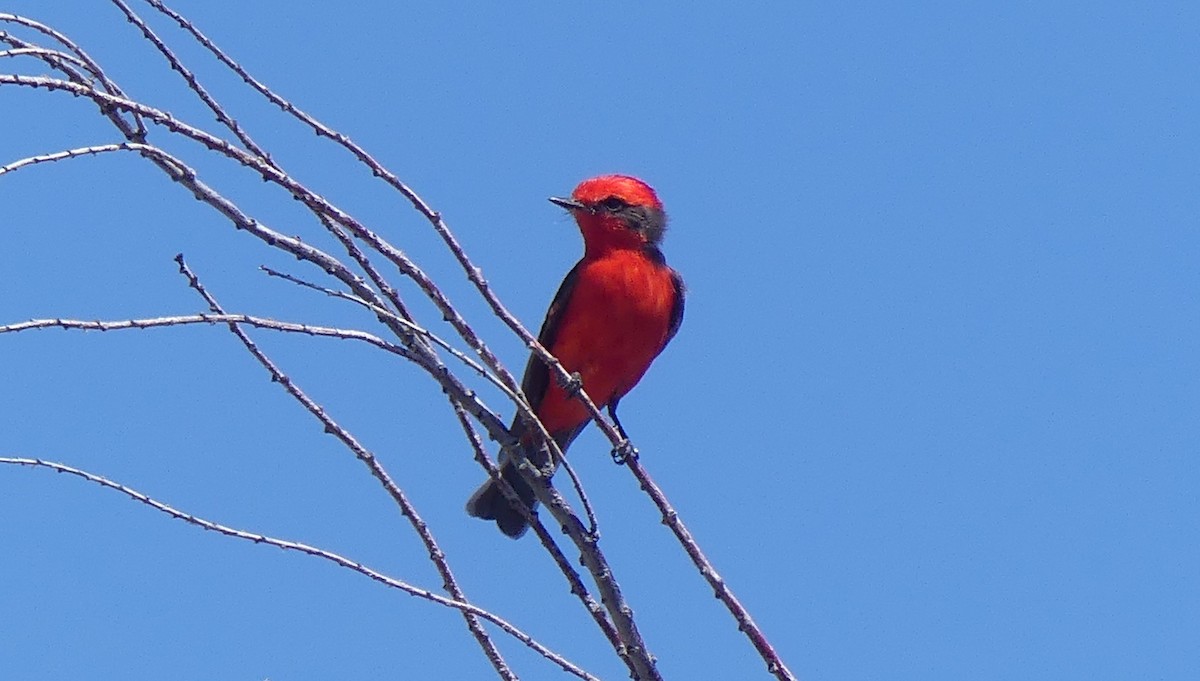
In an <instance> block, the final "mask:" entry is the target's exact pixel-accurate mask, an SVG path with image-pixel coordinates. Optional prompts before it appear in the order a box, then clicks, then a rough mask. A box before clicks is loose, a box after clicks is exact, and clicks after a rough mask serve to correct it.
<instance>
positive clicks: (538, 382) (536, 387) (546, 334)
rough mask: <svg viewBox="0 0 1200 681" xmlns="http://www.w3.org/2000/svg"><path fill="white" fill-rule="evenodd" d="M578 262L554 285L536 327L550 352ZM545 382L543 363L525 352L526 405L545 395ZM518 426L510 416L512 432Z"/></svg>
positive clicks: (523, 386)
mask: <svg viewBox="0 0 1200 681" xmlns="http://www.w3.org/2000/svg"><path fill="white" fill-rule="evenodd" d="M582 264H583V262H582V261H580V262H577V263H575V266H574V267H572V268H571V271H570V272H567V276H566V278H565V279H563V282H562V284H560V285H559V287H558V293H555V294H554V300H553V301H551V302H550V309H549V310H546V319H545V321H543V322H542V330H541V331H538V342H539V343H541V344H542V347H543V348H546V349H547V350H550V351H551V352H553V348H554V341H555V340H556V339H557V338H558V327H559V323H560V322H562V318H563V312H565V311H566V308H567V301H569V300H570V299H571V292H572V291H574V290H575V283H576V282H577V281H578V280H579V266H580V265H582ZM549 384H550V370H549V369H548V368H546V363H545V362H543V361H542V360H541V359H540V358H539V357H538V356H537V355H536V354H534V353H532V352H531V353H529V361H528V362H527V363H526V364H525V377H524V378H522V379H521V390H522V391H523V392H524V393H525V397H526V398H528V399H529V406H530V407H533V410H534V411H535V412H536V411H537V410H538V408H539V407H540V406H541V404H542V398H544V397H545V396H546V388H547V387H548V386H549ZM520 430H524V429H523V427H522V426H521V425H520V419H513V433H514V434H515V435H518V436H520Z"/></svg>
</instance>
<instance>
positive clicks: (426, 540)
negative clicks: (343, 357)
mask: <svg viewBox="0 0 1200 681" xmlns="http://www.w3.org/2000/svg"><path fill="white" fill-rule="evenodd" d="M175 262H176V263H178V264H179V273H180V274H182V275H183V276H184V277H185V278H186V279H187V282H188V285H189V286H191V287H192V289H194V290H195V291H196V292H197V293H198V294H200V297H201V298H203V299H204V302H205V303H207V304H208V306H209V308H211V309H212V311H213V312H215V313H216V314H224V310H222V309H221V305H220V304H219V303H218V302H217V300H216V298H214V297H213V296H212V294H210V293H209V292H208V291H207V290H206V289H205V287H204V285H203V284H202V283H201V282H200V279H199V278H198V277H197V276H196V275H195V273H193V272H192V271H191V269H190V268H189V267H188V266H187V263H186V262H185V261H184V259H183V254H182V253H181V254H179V255H177V256H175ZM229 330H230V331H231V332H232V333H233V335H235V336H237V338H238V340H239V341H241V342H242V345H243V346H244V347H245V348H246V350H247V351H248V352H249V353H250V354H251V355H252V356H253V357H254V359H256V360H258V363H259V364H261V365H262V366H263V368H264V369H266V370H267V372H268V373H269V374H270V375H271V380H272V381H274V382H276V383H278V384H280V385H282V386H283V388H284V390H286V391H287V393H288V394H289V395H291V396H292V397H293V398H294V399H295V400H296V401H297V402H299V403H300V405H301V406H303V407H304V409H305V410H307V411H308V412H309V413H310V414H312V415H313V416H314V417H316V418H317V420H318V421H320V422H321V425H322V426H324V428H325V432H326V433H329V434H331V435H333V436H334V437H336V438H337V439H338V440H339V441H341V442H342V444H343V445H345V446H346V448H347V449H349V450H350V451H351V452H353V453H354V455H355V456H356V457H357V458H358V460H359V461H362V462H363V463H364V464H365V465H366V466H367V469H368V470H369V471H370V472H371V475H372V476H374V477H375V479H376V480H378V481H379V482H380V484H381V485H383V488H384V489H385V490H387V493H388V495H389V496H390V497H391V498H392V500H393V501H394V502H395V503H396V505H397V506H398V507H399V508H400V512H401V513H402V514H403V515H404V517H405V518H407V519H408V521H409V523H410V524H411V525H412V526H413V529H414V530H416V532H417V536H418V537H420V539H421V542H422V543H423V544H424V545H425V548H426V550H428V552H429V557H430V560H432V561H433V563H434V565H435V566H436V567H437V570H438V573H439V574H440V575H441V576H442V585H443V587H444V588H445V590H446V592H447V593H449V594H450V596H451V598H453V599H454V600H456V601H466V600H467V598H466V595H465V594H464V593H463V591H462V589H461V588H460V587H459V586H458V581H457V580H456V579H455V578H454V573H453V571H452V570H451V569H450V564H449V563H448V562H447V561H446V554H445V553H444V552H443V551H442V549H441V548H440V547H439V546H438V543H437V540H436V539H434V537H433V532H432V531H431V530H430V529H429V526H428V525H427V524H426V523H425V521H424V519H422V518H421V516H420V514H418V513H417V509H416V507H415V506H413V505H412V502H410V501H409V500H408V496H407V495H405V494H404V491H403V490H401V489H400V486H399V485H397V484H396V483H395V481H394V480H392V477H391V475H390V474H389V473H388V472H387V470H386V469H385V468H384V467H383V464H382V463H380V461H379V459H378V458H376V457H375V455H374V454H373V453H372V452H371V451H370V450H368V449H367V448H366V447H365V446H364V445H363V444H361V443H360V442H359V441H358V439H357V438H355V437H354V436H353V435H352V434H351V433H350V431H348V430H346V429H345V428H343V427H342V426H341V425H340V424H339V423H338V422H337V421H335V420H334V419H333V417H331V416H330V415H329V414H328V413H327V412H326V411H325V409H324V408H322V407H321V406H320V405H318V404H317V403H316V402H315V401H313V399H312V398H311V397H309V396H308V394H307V393H305V392H304V390H302V389H301V388H300V386H298V385H296V383H295V382H294V381H292V379H291V378H290V377H289V376H288V375H287V374H285V373H283V371H282V370H281V369H280V368H279V366H278V365H276V364H275V362H274V361H272V360H271V358H269V357H267V355H266V353H264V352H263V351H262V350H261V349H259V347H258V345H257V344H255V343H254V341H253V340H251V339H250V336H249V335H247V334H246V332H245V331H243V330H242V328H241V327H240V326H239V325H238V324H237V323H236V322H230V324H229ZM405 352H408V351H407V350H406V351H405ZM463 618H464V619H465V620H466V624H467V628H468V629H469V630H470V631H471V634H472V635H473V636H474V637H475V639H476V641H478V643H479V645H480V647H481V648H482V649H483V652H484V656H485V657H487V658H488V661H489V662H491V663H492V666H493V667H494V668H495V670H496V672H497V673H498V674H499V675H500V676H501V677H502V678H504V679H506V680H508V681H516V675H515V674H513V672H512V670H511V669H509V667H508V664H507V663H506V662H505V661H504V658H503V656H502V655H501V654H500V650H499V649H498V648H496V644H495V643H494V642H493V641H492V639H491V637H489V636H488V634H487V632H486V631H485V630H484V629H483V627H482V626H480V624H479V622H478V620H476V618H475V617H474V615H472V614H471V613H468V612H463Z"/></svg>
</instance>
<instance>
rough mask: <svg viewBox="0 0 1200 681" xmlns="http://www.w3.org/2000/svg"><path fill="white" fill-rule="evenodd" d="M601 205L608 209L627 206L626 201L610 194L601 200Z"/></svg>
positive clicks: (618, 208)
mask: <svg viewBox="0 0 1200 681" xmlns="http://www.w3.org/2000/svg"><path fill="white" fill-rule="evenodd" d="M600 207H601V208H603V209H604V210H608V211H614V212H615V211H618V210H621V209H622V208H624V207H625V202H624V201H622V200H621V199H618V198H617V197H615V196H610V197H608V198H607V199H604V200H603V201H601V202H600Z"/></svg>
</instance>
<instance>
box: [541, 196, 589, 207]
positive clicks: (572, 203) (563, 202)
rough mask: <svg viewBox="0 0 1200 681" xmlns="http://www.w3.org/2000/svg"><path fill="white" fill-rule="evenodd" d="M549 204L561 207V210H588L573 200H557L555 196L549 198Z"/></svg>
mask: <svg viewBox="0 0 1200 681" xmlns="http://www.w3.org/2000/svg"><path fill="white" fill-rule="evenodd" d="M550 203H553V204H554V205H556V206H562V207H563V208H566V209H567V210H587V209H588V207H587V206H585V205H583V204H582V203H580V202H578V201H576V200H575V199H563V198H559V197H557V196H551V197H550Z"/></svg>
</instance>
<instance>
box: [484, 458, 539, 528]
mask: <svg viewBox="0 0 1200 681" xmlns="http://www.w3.org/2000/svg"><path fill="white" fill-rule="evenodd" d="M500 475H502V476H504V479H505V481H507V482H508V484H509V485H512V488H513V490H514V491H516V493H517V496H518V497H520V498H521V501H522V502H524V504H525V507H526V508H528V509H530V510H533V508H534V507H535V506H537V498H535V497H534V494H533V490H532V489H531V488H530V487H529V484H528V483H526V482H525V479H524V478H522V477H521V474H520V473H518V472H517V467H516V466H514V465H512V464H504V465H502V466H501V467H500ZM467 513H469V514H470V515H473V516H475V517H476V518H482V519H484V520H495V521H496V526H497V527H499V528H500V531H501V532H503V533H504V534H507V535H508V536H510V537H512V538H513V539H516V538H518V537H520V536H521V535H523V534H525V530H528V529H529V523H527V522H525V518H524V516H522V515H521V512H520V511H518V510H517V509H516V508H513V506H512V505H511V504H509V503H508V499H505V498H504V495H503V494H502V493H501V492H500V486H499V485H497V484H496V481H495V480H490V479H489V480H488V481H487V482H485V483H483V486H481V487H480V488H479V489H477V490H475V493H474V494H472V495H471V498H470V499H468V500H467Z"/></svg>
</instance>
